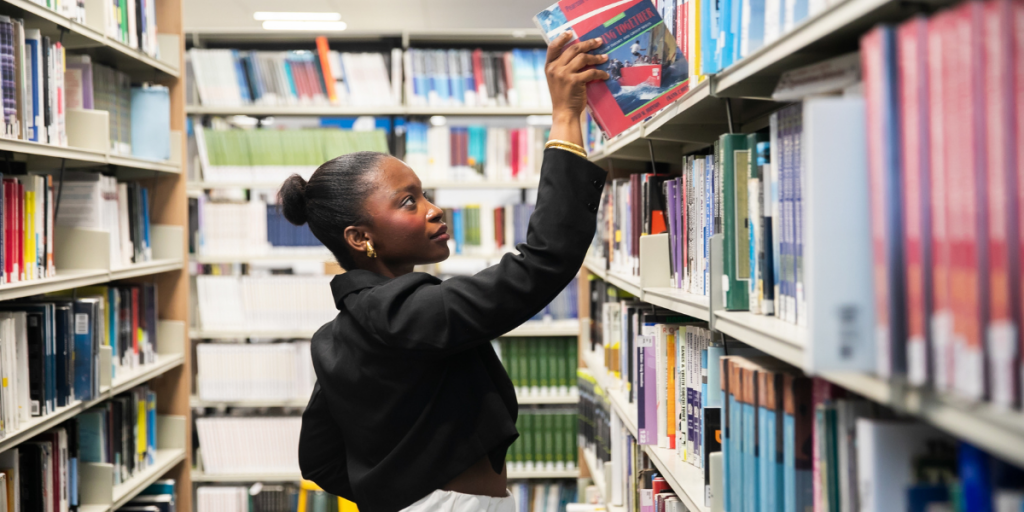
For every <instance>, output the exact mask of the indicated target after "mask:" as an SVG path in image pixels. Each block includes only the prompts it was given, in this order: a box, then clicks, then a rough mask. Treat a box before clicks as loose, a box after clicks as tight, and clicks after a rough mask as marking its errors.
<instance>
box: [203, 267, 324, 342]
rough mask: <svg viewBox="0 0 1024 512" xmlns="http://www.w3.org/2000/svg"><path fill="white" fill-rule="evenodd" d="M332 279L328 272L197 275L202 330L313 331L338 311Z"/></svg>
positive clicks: (244, 331)
mask: <svg viewBox="0 0 1024 512" xmlns="http://www.w3.org/2000/svg"><path fill="white" fill-rule="evenodd" d="M329 281H330V278H329V277H325V276H298V275H292V276H288V275H280V276H253V275H246V276H234V275H200V276H196V281H195V282H196V287H195V289H196V297H197V299H198V304H199V325H200V326H201V328H202V330H204V331H214V332H229V333H231V332H235V333H254V335H255V334H258V333H260V332H281V331H286V332H304V333H312V332H314V331H316V330H317V329H319V328H320V326H322V325H323V324H325V323H327V322H329V321H331V319H333V318H334V317H335V315H337V313H338V310H337V308H335V307H334V299H333V298H332V297H331V288H330V286H328V282H329ZM239 336H245V334H240V335H239Z"/></svg>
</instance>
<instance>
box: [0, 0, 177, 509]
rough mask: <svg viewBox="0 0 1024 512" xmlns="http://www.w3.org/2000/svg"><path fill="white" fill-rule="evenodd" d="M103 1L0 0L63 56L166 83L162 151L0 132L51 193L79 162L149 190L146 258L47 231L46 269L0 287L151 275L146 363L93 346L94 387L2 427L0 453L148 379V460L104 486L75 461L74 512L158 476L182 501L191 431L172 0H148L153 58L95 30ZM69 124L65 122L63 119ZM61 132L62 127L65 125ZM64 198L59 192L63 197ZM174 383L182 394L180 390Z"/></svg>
mask: <svg viewBox="0 0 1024 512" xmlns="http://www.w3.org/2000/svg"><path fill="white" fill-rule="evenodd" d="M103 6H104V4H102V3H98V2H89V3H88V5H85V18H86V20H87V22H86V23H79V22H76V21H72V20H70V19H68V18H66V17H64V16H62V15H61V14H59V13H57V12H55V11H52V10H50V9H48V8H46V7H45V6H43V5H39V4H37V3H35V2H31V1H28V0H3V1H2V2H0V13H2V14H4V15H7V16H10V17H11V18H16V19H23V20H24V22H25V25H26V26H27V27H31V28H35V29H38V30H39V31H40V32H41V35H42V36H46V37H49V38H50V39H51V40H52V41H54V42H56V41H60V42H61V43H62V44H63V46H64V48H65V49H66V51H67V54H86V55H89V56H90V57H91V59H92V62H93V63H97V64H102V65H105V66H109V67H111V68H114V69H116V70H118V71H120V72H123V73H125V74H127V75H128V76H129V77H130V78H131V81H132V83H133V84H138V83H142V82H150V83H155V84H160V85H164V86H167V87H168V88H169V91H170V141H169V144H170V158H169V159H168V160H151V159H145V158H138V157H134V156H131V155H127V154H119V153H115V152H112V151H111V150H109V149H97V148H94V147H93V148H90V147H76V146H71V145H68V146H59V145H55V144H46V143H39V142H31V141H27V140H15V139H8V138H0V152H3V153H5V155H7V159H9V160H8V161H10V162H16V163H19V164H24V165H25V167H26V169H27V170H28V171H29V172H30V173H49V174H52V175H54V193H56V190H57V189H58V186H59V185H58V183H59V181H58V176H57V174H58V172H59V170H60V169H62V168H64V169H67V170H69V171H70V170H83V171H94V172H104V173H106V174H112V175H114V176H116V177H117V179H118V180H119V181H141V182H142V184H143V186H145V187H147V189H148V190H149V192H150V196H149V200H150V201H149V216H150V218H149V220H150V223H151V237H152V238H151V247H152V251H153V258H152V259H151V260H150V261H147V262H145V263H138V264H130V265H126V266H121V267H112V266H111V263H110V262H111V258H110V253H109V247H110V244H109V238H108V237H109V235H108V234H107V233H106V232H100V231H89V230H80V229H70V230H65V229H62V228H61V227H59V226H58V228H57V229H56V230H55V233H54V235H53V236H54V246H55V253H54V260H55V266H56V274H55V275H54V276H52V277H47V278H41V279H36V280H29V281H20V282H15V283H5V284H2V285H0V301H10V300H15V299H23V298H27V297H31V296H35V295H40V294H46V293H51V292H60V291H65V290H71V289H74V288H79V287H84V286H92V285H105V284H108V283H119V282H127V283H142V282H152V283H155V284H156V285H157V287H158V307H157V312H156V313H157V318H159V324H158V326H157V333H158V338H159V343H158V345H157V350H158V353H157V354H156V357H155V361H154V362H153V363H152V364H148V365H142V366H138V367H135V368H129V367H120V368H118V369H117V374H116V375H112V374H111V373H112V372H111V357H112V354H111V351H110V349H109V347H102V348H101V350H100V354H99V358H100V364H99V368H100V374H99V384H100V385H99V388H98V391H97V392H96V393H95V395H94V396H93V398H91V399H90V400H87V401H82V400H78V401H73V402H71V403H69V404H68V405H66V406H64V407H60V408H58V409H57V410H56V411H54V412H52V413H50V414H47V415H44V416H38V417H32V418H30V419H29V420H28V421H22V423H21V428H20V429H19V430H17V431H13V432H10V431H9V432H8V433H7V435H6V436H5V437H4V439H2V440H0V452H4V451H8V450H11V449H16V448H18V447H19V446H20V445H22V444H23V443H24V442H26V441H28V440H30V439H32V438H33V437H35V436H37V435H39V434H42V433H44V432H46V431H47V430H50V429H52V428H54V427H57V426H59V425H60V424H62V423H63V422H65V421H68V420H71V419H74V418H75V417H76V416H77V415H78V414H80V413H82V412H83V411H86V410H87V409H90V408H91V407H93V406H96V405H99V404H102V403H103V402H105V401H108V400H110V399H111V398H113V397H114V396H116V395H119V394H121V393H124V392H126V391H129V390H131V389H133V388H135V387H136V386H139V385H142V384H148V385H149V386H150V389H152V390H153V391H154V392H155V393H156V395H157V409H158V416H157V425H156V430H157V437H158V442H157V447H156V451H155V453H154V457H153V459H152V460H151V461H150V465H149V466H148V467H147V468H146V469H145V470H142V471H139V472H137V473H136V474H134V475H132V477H131V478H129V479H127V480H126V481H124V482H121V483H119V484H117V485H115V484H114V481H115V480H114V477H113V471H114V469H113V466H111V465H110V464H86V463H82V464H79V489H80V490H81V505H80V507H79V509H80V510H81V511H83V512H113V511H115V510H117V509H118V508H119V507H121V506H122V505H124V504H125V503H127V502H128V501H129V500H131V499H132V498H133V497H135V496H136V495H138V494H139V493H140V492H142V490H143V489H145V488H146V487H147V486H149V485H150V484H151V483H153V482H154V481H155V480H158V479H161V478H174V479H176V480H177V482H178V486H177V489H178V496H177V500H178V502H179V503H188V502H190V501H191V485H190V484H189V481H188V474H187V471H185V468H187V467H188V464H183V463H182V462H183V461H185V460H187V459H188V458H189V449H188V446H189V445H190V444H191V434H190V427H189V421H188V418H189V417H190V409H189V407H188V402H187V396H188V395H187V390H188V378H189V375H190V370H189V367H190V357H189V353H188V351H187V350H185V347H186V346H187V343H188V341H187V336H188V335H187V327H186V326H187V325H188V317H187V315H188V276H187V273H186V272H185V263H186V255H185V250H184V247H186V240H187V239H186V230H185V226H187V200H186V194H185V192H186V190H185V181H186V177H185V175H184V174H183V173H182V172H181V169H182V162H183V161H184V159H185V153H184V150H185V145H184V138H183V134H184V132H185V110H184V83H183V80H182V81H179V76H181V74H180V70H181V69H182V68H183V65H184V59H183V55H184V53H183V50H184V48H183V43H182V41H183V38H184V32H183V30H182V24H181V23H182V3H181V0H161V1H160V2H158V3H157V4H156V18H157V26H156V30H157V32H158V35H157V39H158V42H159V45H160V50H161V52H160V53H161V55H160V58H154V57H152V56H150V55H148V54H146V53H143V52H142V51H140V50H137V49H134V48H131V47H130V46H128V45H126V44H123V43H121V42H120V41H118V40H115V39H113V38H110V37H108V36H107V35H106V34H105V27H104V26H103V23H104V16H103V11H102V9H103ZM69 127H70V125H69ZM69 131H70V129H69ZM65 199H66V198H65ZM183 391H184V392H183Z"/></svg>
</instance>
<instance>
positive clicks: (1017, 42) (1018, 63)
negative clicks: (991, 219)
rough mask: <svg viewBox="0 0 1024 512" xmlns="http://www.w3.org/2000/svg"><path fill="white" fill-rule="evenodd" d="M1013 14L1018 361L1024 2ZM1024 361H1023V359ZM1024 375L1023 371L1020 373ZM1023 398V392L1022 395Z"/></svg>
mask: <svg viewBox="0 0 1024 512" xmlns="http://www.w3.org/2000/svg"><path fill="white" fill-rule="evenodd" d="M1010 7H1011V9H1012V10H1013V13H1014V14H1013V17H1012V20H1013V23H1014V25H1013V29H1012V30H1011V31H1010V33H1011V34H1013V66H1012V67H1011V68H1010V69H1012V70H1013V75H1012V79H1013V92H1012V94H1013V102H1014V104H1013V107H1011V108H1010V109H1009V110H1010V111H1011V112H1013V119H1014V121H1015V125H1014V127H1013V128H1014V129H1013V133H1014V136H1015V137H1016V140H1015V141H1014V144H1013V147H1014V148H1015V149H1016V152H1017V153H1016V158H1015V161H1014V162H1013V164H1012V165H1013V167H1014V171H1013V172H1012V173H1011V175H1010V176H1011V177H1013V178H1015V179H1016V180H1017V183H1016V185H1017V196H1016V197H1015V198H1014V199H1016V200H1015V201H1013V205H1014V206H1015V207H1016V208H1017V219H1016V229H1015V230H1013V236H1014V237H1016V241H1015V242H1014V243H1013V245H1012V247H1016V248H1017V250H1015V251H1010V254H1011V256H1012V259H1011V260H1010V263H1011V265H1010V267H1011V269H1013V280H1012V281H1011V282H1013V283H1016V286H1015V288H1014V290H1013V292H1014V293H1013V295H1012V298H1013V300H1014V302H1015V303H1016V307H1015V308H1014V309H1015V310H1016V311H1015V314H1016V317H1017V337H1018V340H1019V345H1018V352H1017V353H1018V357H1021V356H1020V354H1024V268H1022V267H1024V261H1021V260H1022V259H1024V4H1022V3H1021V2H1013V3H1011V4H1010ZM1021 360H1022V361H1024V357H1021ZM1021 371H1024V368H1022V369H1021ZM1021 394H1022V395H1024V391H1022V393H1021Z"/></svg>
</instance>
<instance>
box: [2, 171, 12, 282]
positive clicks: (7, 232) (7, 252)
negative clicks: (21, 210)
mask: <svg viewBox="0 0 1024 512" xmlns="http://www.w3.org/2000/svg"><path fill="white" fill-rule="evenodd" d="M3 184H4V280H5V281H6V282H8V283H12V282H14V235H15V232H14V193H13V192H12V183H11V180H9V179H7V180H4V181H3Z"/></svg>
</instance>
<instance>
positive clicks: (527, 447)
mask: <svg viewBox="0 0 1024 512" xmlns="http://www.w3.org/2000/svg"><path fill="white" fill-rule="evenodd" d="M522 420H523V428H522V430H520V431H519V434H520V435H519V441H520V442H521V444H522V448H521V449H522V451H523V463H524V464H525V465H526V468H527V469H530V468H532V467H533V462H534V457H533V454H534V448H533V414H529V413H525V414H522Z"/></svg>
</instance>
